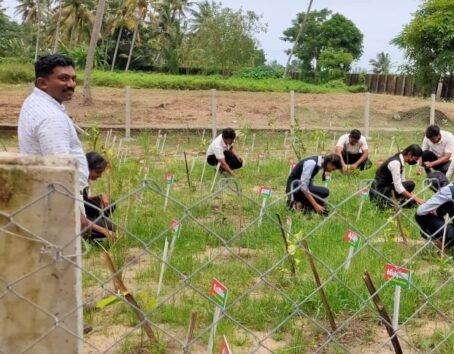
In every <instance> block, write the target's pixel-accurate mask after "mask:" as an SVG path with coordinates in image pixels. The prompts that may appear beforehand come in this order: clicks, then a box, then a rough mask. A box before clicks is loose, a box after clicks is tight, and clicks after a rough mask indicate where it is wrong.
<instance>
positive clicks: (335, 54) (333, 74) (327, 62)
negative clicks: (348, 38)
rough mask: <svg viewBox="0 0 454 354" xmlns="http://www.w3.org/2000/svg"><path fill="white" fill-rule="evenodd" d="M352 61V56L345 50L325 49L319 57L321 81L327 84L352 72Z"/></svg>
mask: <svg viewBox="0 0 454 354" xmlns="http://www.w3.org/2000/svg"><path fill="white" fill-rule="evenodd" d="M352 61H353V56H352V54H351V53H347V52H345V51H344V50H343V49H340V50H335V49H332V48H327V49H324V50H323V51H322V52H321V53H320V57H319V70H320V74H319V75H320V81H321V82H326V81H329V80H335V79H339V78H342V77H344V76H345V74H346V73H348V71H349V70H350V64H351V63H352Z"/></svg>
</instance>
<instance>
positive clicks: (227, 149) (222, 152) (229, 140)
mask: <svg viewBox="0 0 454 354" xmlns="http://www.w3.org/2000/svg"><path fill="white" fill-rule="evenodd" d="M235 138H236V134H235V130H233V129H232V128H225V129H224V130H222V133H221V134H220V135H218V136H217V137H216V138H215V139H214V140H213V141H212V142H211V144H210V146H208V150H207V162H208V164H210V165H211V166H217V164H218V163H219V164H220V167H219V170H220V171H221V172H223V171H225V172H227V174H229V175H230V176H234V175H235V174H234V173H233V170H236V169H238V168H241V167H243V159H242V158H241V157H240V156H239V155H238V154H237V152H236V150H235V148H234V147H233V146H232V145H233V142H234V141H235Z"/></svg>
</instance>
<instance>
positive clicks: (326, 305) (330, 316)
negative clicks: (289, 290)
mask: <svg viewBox="0 0 454 354" xmlns="http://www.w3.org/2000/svg"><path fill="white" fill-rule="evenodd" d="M301 242H302V244H303V247H304V250H305V252H306V256H307V259H308V261H309V265H310V266H311V269H312V273H313V274H314V279H315V283H316V284H317V287H318V288H319V292H320V297H321V298H322V302H323V307H324V308H325V311H326V314H327V315H328V319H329V324H330V325H331V329H332V330H333V332H334V331H336V329H337V327H336V322H335V321H334V315H333V312H332V311H331V308H330V306H329V303H328V299H327V297H326V295H325V292H324V290H323V288H322V283H321V281H320V277H319V276H318V272H317V268H316V267H315V263H314V260H313V259H312V253H311V251H310V250H309V245H308V244H307V241H306V240H302V241H301Z"/></svg>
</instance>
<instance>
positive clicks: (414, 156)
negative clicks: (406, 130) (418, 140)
mask: <svg viewBox="0 0 454 354" xmlns="http://www.w3.org/2000/svg"><path fill="white" fill-rule="evenodd" d="M421 155H422V150H421V147H420V146H419V145H416V144H412V145H409V146H407V147H406V148H405V149H404V150H403V151H402V153H399V154H396V155H394V156H391V157H390V158H388V159H387V160H386V161H385V162H383V163H382V164H381V165H380V167H379V168H378V169H377V172H376V174H375V180H374V182H372V185H371V188H370V193H369V195H370V199H371V201H372V202H374V203H376V204H377V205H378V206H379V207H380V208H384V207H389V206H392V205H393V202H392V193H393V192H394V194H395V197H396V199H397V201H398V202H399V203H400V204H401V203H404V202H406V201H407V200H410V201H411V202H408V203H406V204H405V206H406V207H413V206H415V203H417V204H419V205H421V204H422V203H424V201H423V200H422V199H421V198H419V197H418V196H416V195H415V194H413V193H412V192H413V190H414V189H415V183H414V182H413V181H406V180H405V164H406V163H407V164H409V165H415V164H417V163H418V160H419V159H420V158H421Z"/></svg>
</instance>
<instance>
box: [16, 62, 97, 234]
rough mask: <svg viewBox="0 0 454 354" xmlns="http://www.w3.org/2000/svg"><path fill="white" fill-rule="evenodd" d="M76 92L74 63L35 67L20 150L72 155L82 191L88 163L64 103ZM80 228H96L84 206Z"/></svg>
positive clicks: (21, 124) (22, 120) (24, 110)
mask: <svg viewBox="0 0 454 354" xmlns="http://www.w3.org/2000/svg"><path fill="white" fill-rule="evenodd" d="M75 88H76V71H75V67H74V62H73V61H72V59H71V58H68V57H66V56H64V55H62V54H52V55H47V56H44V57H42V58H40V59H39V60H38V61H37V62H36V63H35V88H34V89H33V92H32V93H31V94H30V95H29V96H28V97H27V98H26V99H25V101H24V103H23V105H22V109H21V111H20V116H19V124H18V137H19V150H20V152H21V153H22V154H31V155H42V156H44V155H72V156H74V157H75V158H76V159H77V160H78V162H79V171H78V172H79V188H80V195H77V196H76V197H77V198H81V199H82V192H83V190H84V189H85V188H86V187H88V174H89V172H88V163H87V158H86V156H85V153H84V151H83V148H82V144H81V142H80V140H79V137H78V136H77V133H76V129H75V127H74V124H73V121H72V120H71V119H70V118H69V116H68V114H67V113H66V110H65V107H64V106H63V102H65V101H69V100H71V99H72V97H73V94H74V90H75ZM80 210H81V228H82V229H87V228H89V229H93V230H95V229H96V228H97V225H95V224H93V223H92V222H90V221H89V220H88V219H87V218H86V217H85V209H84V206H83V205H81V208H80Z"/></svg>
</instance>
